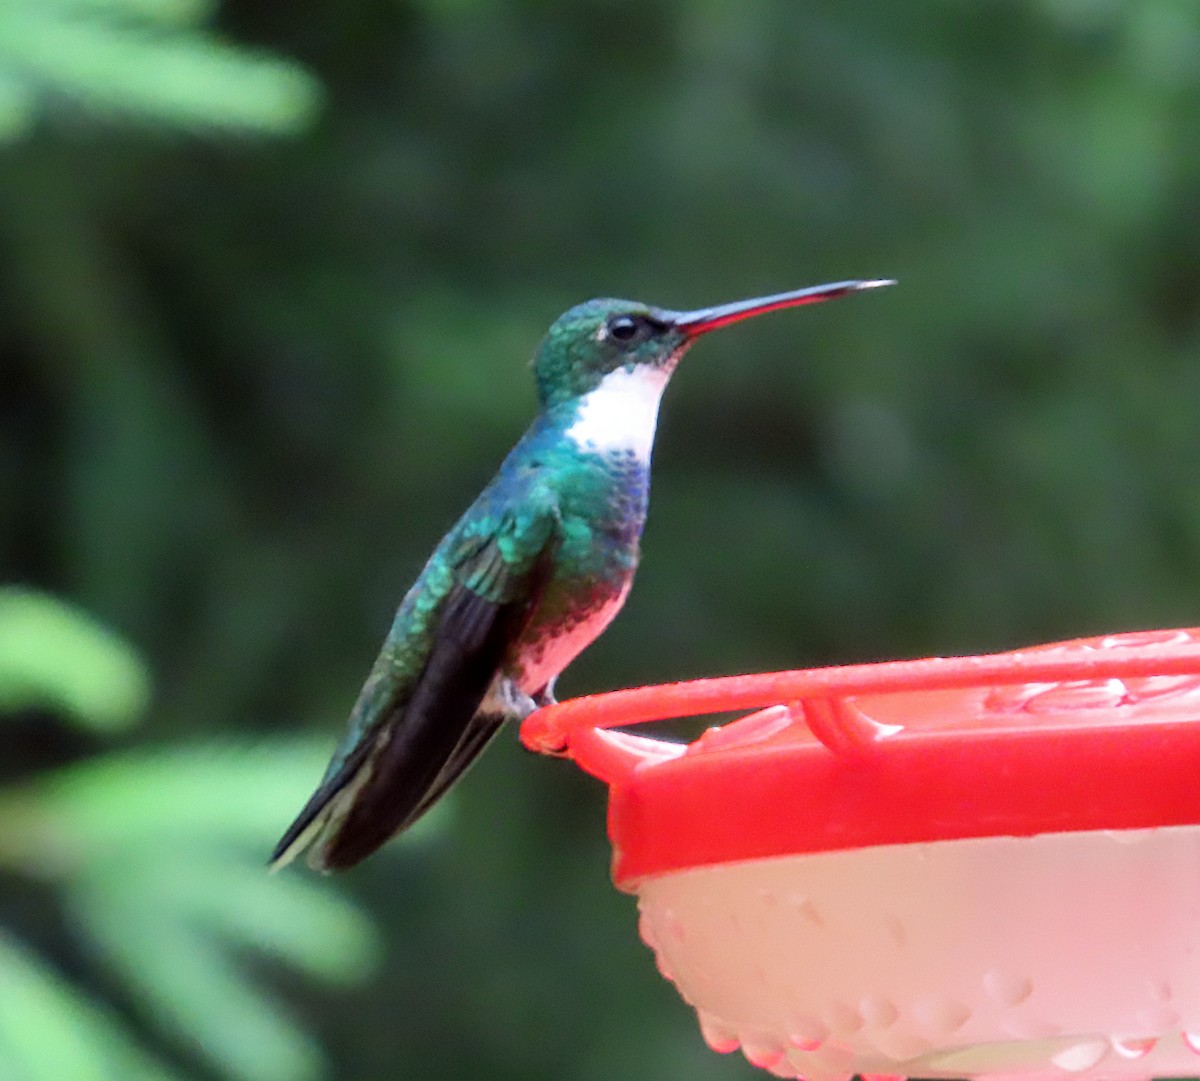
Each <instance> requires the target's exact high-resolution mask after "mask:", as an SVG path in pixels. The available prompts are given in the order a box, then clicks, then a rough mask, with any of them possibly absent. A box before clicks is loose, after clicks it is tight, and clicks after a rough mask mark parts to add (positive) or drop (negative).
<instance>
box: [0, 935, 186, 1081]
mask: <svg viewBox="0 0 1200 1081" xmlns="http://www.w3.org/2000/svg"><path fill="white" fill-rule="evenodd" d="M0 1076H2V1077H4V1078H6V1079H8V1078H12V1079H14V1081H65V1079H67V1078H70V1081H112V1079H113V1078H115V1077H121V1078H125V1079H128V1081H171V1079H172V1078H173V1076H174V1075H173V1074H172V1073H171V1072H170V1071H168V1070H167V1069H165V1068H164V1067H163V1066H162V1065H161V1064H159V1063H157V1062H155V1061H153V1060H152V1059H151V1058H149V1057H148V1056H147V1055H145V1054H144V1053H143V1052H142V1051H141V1050H140V1049H139V1048H138V1047H137V1046H136V1044H134V1043H133V1042H132V1040H131V1039H130V1038H129V1036H128V1035H127V1034H126V1033H125V1031H124V1030H123V1029H122V1028H121V1027H120V1026H119V1025H118V1023H117V1022H116V1021H114V1020H111V1019H109V1018H108V1017H106V1016H105V1015H104V1014H103V1013H102V1012H101V1011H100V1010H98V1009H97V1008H96V1007H95V1006H93V1005H91V1004H90V1003H89V1002H88V1001H87V999H86V998H85V997H84V996H83V995H82V994H81V993H80V992H79V991H78V990H77V989H74V988H72V987H71V986H70V985H69V984H68V983H66V982H65V981H64V980H62V979H61V978H60V977H59V976H57V975H56V974H55V973H53V972H52V971H51V970H50V969H48V968H46V967H45V966H44V965H42V964H41V962H39V961H38V960H36V959H35V958H34V957H33V956H32V955H31V954H29V953H28V952H27V951H26V950H24V949H23V948H22V947H21V946H20V945H18V944H17V943H16V942H15V941H13V940H12V939H11V938H9V937H7V936H5V935H3V934H0Z"/></svg>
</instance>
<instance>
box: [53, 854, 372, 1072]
mask: <svg viewBox="0 0 1200 1081" xmlns="http://www.w3.org/2000/svg"><path fill="white" fill-rule="evenodd" d="M67 902H68V908H69V911H70V912H71V913H72V914H73V916H74V918H75V920H76V922H77V924H78V925H79V927H80V928H81V930H82V931H83V932H84V933H85V935H86V936H87V937H88V938H89V939H90V941H91V942H92V943H93V945H94V947H95V950H96V952H97V953H98V954H99V955H100V956H101V957H103V958H104V959H105V961H106V963H107V964H108V965H110V966H111V967H112V969H113V971H114V972H115V973H116V974H117V975H119V976H120V977H121V978H122V980H123V982H124V983H125V984H126V985H128V986H130V987H131V988H133V990H134V991H135V993H136V994H137V996H138V1000H139V1002H140V1004H141V1007H142V1009H143V1010H144V1011H145V1012H146V1014H147V1015H148V1016H150V1017H152V1018H153V1019H154V1020H155V1022H156V1023H157V1024H158V1025H160V1026H162V1027H163V1028H164V1030H166V1031H167V1032H169V1033H171V1034H172V1035H173V1036H174V1038H175V1039H176V1040H177V1041H179V1042H183V1043H186V1044H187V1045H189V1046H192V1047H194V1048H196V1049H198V1050H200V1051H201V1052H202V1053H203V1054H204V1055H206V1056H207V1057H208V1058H210V1059H211V1060H212V1061H213V1062H214V1064H216V1065H217V1066H218V1067H220V1068H221V1069H222V1071H223V1072H225V1073H227V1074H228V1075H229V1076H230V1077H234V1078H245V1079H246V1081H305V1079H308V1078H312V1077H315V1076H316V1075H317V1074H318V1073H319V1072H320V1069H319V1063H320V1055H319V1053H318V1051H317V1048H316V1046H315V1045H314V1044H313V1042H312V1040H311V1039H310V1038H309V1037H308V1036H307V1035H306V1034H305V1033H304V1031H303V1029H302V1028H301V1027H300V1026H299V1025H298V1024H297V1023H296V1022H295V1020H293V1019H292V1018H290V1017H289V1016H288V1015H287V1014H286V1013H285V1012H284V1011H283V1010H282V1009H281V1008H280V1006H279V1005H278V1003H277V1002H276V1000H275V997H274V996H273V995H272V994H270V993H268V992H266V991H261V990H258V989H257V988H256V987H255V986H254V985H253V983H252V982H251V981H250V980H249V979H247V977H246V974H244V973H243V972H241V971H240V965H239V964H238V963H237V962H238V961H239V959H240V958H239V955H240V954H243V953H246V951H251V952H250V954H249V956H253V954H254V953H264V954H267V955H270V956H272V957H273V958H275V959H276V960H277V961H279V962H280V963H281V964H286V965H292V966H296V967H301V968H304V969H306V970H308V971H309V972H311V973H312V974H313V975H315V976H319V977H323V978H327V979H336V980H339V981H346V980H353V979H359V978H361V977H362V976H363V975H365V973H366V971H367V969H368V967H369V965H370V963H371V961H372V960H373V958H374V956H375V955H376V951H377V949H378V943H377V942H376V939H375V936H374V934H373V931H372V928H371V926H370V924H369V923H368V921H367V920H366V919H365V918H364V917H363V916H362V914H361V913H359V912H358V911H357V910H356V909H355V908H353V907H352V906H351V905H350V904H348V903H347V902H346V901H344V900H342V899H340V898H338V897H337V896H336V895H334V894H332V893H331V892H330V891H328V890H325V891H323V892H319V891H316V890H314V889H313V888H312V887H311V885H308V886H306V885H304V884H299V883H298V881H297V880H288V879H283V878H278V877H273V876H268V875H267V874H266V872H265V871H264V869H263V868H262V866H261V865H254V864H248V863H246V862H245V860H244V859H239V858H238V857H236V856H235V857H226V858H220V857H218V856H215V855H214V854H212V853H210V852H206V851H205V850H203V849H202V848H201V849H188V848H186V847H173V848H166V847H162V848H158V849H154V848H147V849H143V850H142V852H141V853H140V854H139V856H138V857H136V858H134V859H129V858H118V859H112V858H99V859H96V860H95V861H94V862H93V863H92V864H91V865H89V866H88V867H87V868H86V869H85V870H84V871H83V872H82V873H81V874H80V875H79V876H78V877H77V878H76V879H75V880H74V881H73V882H72V884H71V886H70V888H69V889H68V893H67ZM131 927H136V928H138V933H137V934H134V935H131V934H130V933H129V928H131Z"/></svg>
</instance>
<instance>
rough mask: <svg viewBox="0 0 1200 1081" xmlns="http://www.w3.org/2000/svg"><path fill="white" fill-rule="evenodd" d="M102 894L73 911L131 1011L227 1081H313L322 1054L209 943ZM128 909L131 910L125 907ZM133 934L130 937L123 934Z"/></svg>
mask: <svg viewBox="0 0 1200 1081" xmlns="http://www.w3.org/2000/svg"><path fill="white" fill-rule="evenodd" d="M108 885H109V887H110V888H109V889H106V890H105V891H103V897H101V896H100V895H99V894H97V895H96V896H93V897H92V898H91V900H90V902H86V903H82V904H80V905H77V906H75V914H76V916H77V918H78V919H79V920H80V922H81V924H82V925H83V929H84V930H85V932H86V933H87V935H88V938H89V939H90V940H91V942H92V943H93V945H94V947H95V948H96V950H97V952H98V953H99V954H101V956H102V957H103V960H104V961H105V962H106V963H107V964H108V965H109V966H111V968H112V969H113V971H114V972H115V973H116V974H118V975H119V976H120V977H121V979H122V980H123V982H124V983H125V985H126V986H127V987H128V988H129V990H130V991H131V992H132V994H133V997H134V999H135V1002H136V1005H137V1006H138V1007H139V1009H140V1010H141V1011H143V1012H144V1013H145V1014H146V1015H147V1017H149V1018H150V1019H152V1020H153V1022H154V1023H155V1024H156V1025H157V1026H159V1027H160V1028H161V1029H162V1030H163V1031H164V1033H166V1034H168V1035H169V1036H170V1037H171V1038H172V1039H173V1040H174V1041H175V1042H176V1043H178V1044H179V1045H180V1046H181V1047H184V1048H186V1049H188V1050H189V1051H192V1052H195V1053H198V1054H200V1055H202V1056H204V1057H205V1058H206V1059H208V1060H209V1061H210V1062H211V1063H212V1064H213V1066H214V1067H215V1068H216V1069H218V1070H219V1071H220V1072H221V1073H222V1074H223V1075H224V1076H226V1077H228V1078H230V1079H232V1081H314V1079H315V1078H316V1077H318V1076H319V1074H320V1073H321V1054H320V1051H319V1049H318V1047H317V1046H316V1044H315V1043H314V1041H313V1040H312V1039H311V1038H310V1037H309V1036H308V1035H307V1034H306V1033H305V1032H304V1031H303V1029H302V1028H300V1026H298V1025H297V1024H296V1023H295V1022H294V1021H293V1020H292V1019H291V1018H290V1017H288V1016H287V1015H286V1014H285V1013H284V1012H283V1011H282V1010H281V1009H280V1008H279V1006H278V1004H277V1003H276V1002H275V1000H274V999H273V998H271V997H269V996H268V995H267V994H265V993H263V992H261V991H260V990H258V989H257V988H256V987H254V986H253V985H252V984H250V983H248V982H247V981H246V979H245V978H244V976H243V975H242V973H241V972H240V970H239V968H238V966H237V965H236V964H235V963H234V962H233V960H232V959H231V958H230V957H229V956H228V954H227V953H226V952H225V951H223V950H221V949H220V948H214V944H213V941H212V940H211V939H210V938H209V937H207V936H205V935H203V934H200V933H197V932H195V931H193V930H191V929H189V928H187V927H184V926H181V925H180V924H179V923H177V922H175V921H173V920H172V919H171V918H170V915H169V913H166V912H162V913H159V914H157V915H154V914H149V915H148V914H147V911H146V909H147V907H152V904H151V903H150V902H151V899H149V898H140V897H134V896H132V895H131V891H129V890H125V891H121V890H119V889H113V888H111V887H112V885H113V884H112V883H109V884H108ZM131 905H132V907H130V906H131ZM132 927H136V928H137V930H136V933H132V934H131V933H130V928H132Z"/></svg>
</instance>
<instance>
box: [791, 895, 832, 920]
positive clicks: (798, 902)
mask: <svg viewBox="0 0 1200 1081" xmlns="http://www.w3.org/2000/svg"><path fill="white" fill-rule="evenodd" d="M788 902H789V903H790V904H791V906H792V907H793V908H794V909H795V910H796V911H797V912H798V913H799V914H800V915H801V916H803V917H804V919H805V920H807V921H808V922H809V923H811V924H812V925H813V926H814V927H824V926H825V918H824V917H823V916H822V915H821V913H820V912H819V911H818V910H817V906H816V905H815V904H814V903H813V900H812V898H811V897H809V896H808V895H807V894H803V893H793V894H792V895H791V896H790V897H789V898H788Z"/></svg>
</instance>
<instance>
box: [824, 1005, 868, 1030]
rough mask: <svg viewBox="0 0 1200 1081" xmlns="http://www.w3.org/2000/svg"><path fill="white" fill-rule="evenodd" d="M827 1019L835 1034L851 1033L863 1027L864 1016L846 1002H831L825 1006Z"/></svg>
mask: <svg viewBox="0 0 1200 1081" xmlns="http://www.w3.org/2000/svg"><path fill="white" fill-rule="evenodd" d="M825 1021H826V1023H827V1024H828V1025H829V1031H830V1033H832V1034H833V1035H835V1036H838V1035H850V1034H852V1033H855V1032H857V1031H858V1030H859V1029H860V1028H862V1023H863V1021H862V1018H861V1017H859V1016H858V1011H857V1010H856V1009H854V1007H852V1006H847V1005H846V1003H844V1002H831V1003H830V1004H829V1005H828V1006H827V1007H826V1008H825Z"/></svg>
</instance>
